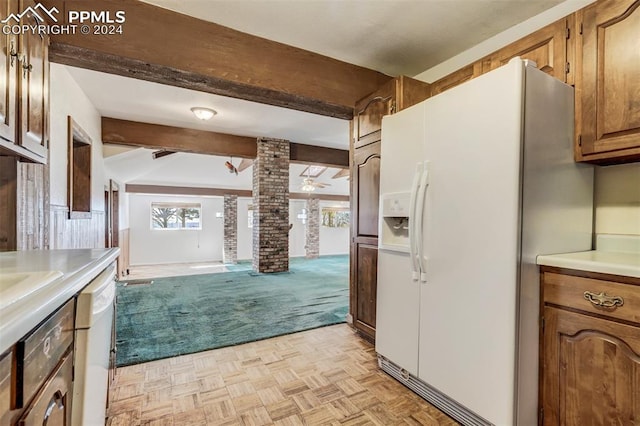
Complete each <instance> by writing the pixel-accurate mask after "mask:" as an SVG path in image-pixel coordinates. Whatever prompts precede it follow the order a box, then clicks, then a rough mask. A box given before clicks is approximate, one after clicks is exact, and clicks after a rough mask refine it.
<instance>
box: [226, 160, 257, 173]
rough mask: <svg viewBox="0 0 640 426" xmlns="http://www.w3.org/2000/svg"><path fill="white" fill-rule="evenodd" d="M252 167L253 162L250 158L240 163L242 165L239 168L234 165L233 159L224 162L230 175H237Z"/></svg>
mask: <svg viewBox="0 0 640 426" xmlns="http://www.w3.org/2000/svg"><path fill="white" fill-rule="evenodd" d="M252 165H253V160H250V159H248V158H243V159H242V160H241V161H240V164H238V167H236V166H234V165H233V157H230V158H229V161H225V162H224V166H225V167H226V168H227V170H229V173H235V174H236V175H237V174H238V173H240V172H241V171H243V170H245V169H248V168H249V167H250V166H252Z"/></svg>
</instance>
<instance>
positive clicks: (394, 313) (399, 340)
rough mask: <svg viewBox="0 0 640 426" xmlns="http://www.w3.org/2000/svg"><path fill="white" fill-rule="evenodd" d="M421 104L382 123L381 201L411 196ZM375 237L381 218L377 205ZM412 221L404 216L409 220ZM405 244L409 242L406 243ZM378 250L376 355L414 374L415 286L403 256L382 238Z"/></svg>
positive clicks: (421, 129) (421, 133)
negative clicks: (388, 195) (400, 194)
mask: <svg viewBox="0 0 640 426" xmlns="http://www.w3.org/2000/svg"><path fill="white" fill-rule="evenodd" d="M424 108H425V106H424V103H420V104H417V105H414V106H412V107H411V108H407V109H405V110H403V111H401V112H399V113H397V114H394V115H391V116H386V117H384V118H383V119H382V145H381V151H380V194H381V197H380V200H381V202H383V201H384V198H385V197H384V195H385V194H390V193H392V194H393V193H396V194H397V193H404V192H411V190H412V188H411V187H412V182H413V180H414V174H415V173H416V165H417V163H418V162H420V161H421V159H422V157H423V151H422V150H423V148H424V116H425V115H424ZM380 208H381V210H380V215H379V217H380V221H381V223H380V234H379V235H381V236H384V235H385V232H383V230H382V226H383V225H384V222H383V221H384V214H383V212H382V205H381V206H380ZM411 220H412V218H411V217H409V221H411ZM407 243H408V242H407ZM380 244H381V245H380V249H379V251H378V289H377V306H376V352H378V353H379V354H381V355H383V356H384V357H386V358H388V359H390V360H391V361H393V362H394V363H395V364H397V365H399V366H401V367H402V368H404V369H405V370H407V371H408V372H410V373H412V374H413V375H417V372H418V326H419V322H420V321H419V315H420V312H419V303H420V300H419V290H420V287H419V283H418V282H417V281H414V280H413V279H412V267H411V261H410V257H409V254H408V253H403V252H401V251H397V250H393V249H389V248H390V247H391V246H386V247H387V248H385V241H384V238H381V239H380Z"/></svg>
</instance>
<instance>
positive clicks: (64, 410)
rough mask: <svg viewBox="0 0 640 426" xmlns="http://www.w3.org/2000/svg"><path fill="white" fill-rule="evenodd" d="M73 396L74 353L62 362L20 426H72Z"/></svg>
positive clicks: (69, 354)
mask: <svg viewBox="0 0 640 426" xmlns="http://www.w3.org/2000/svg"><path fill="white" fill-rule="evenodd" d="M72 394H73V352H71V351H70V352H69V353H68V354H67V356H66V357H65V358H64V359H63V360H62V362H61V363H60V366H59V367H58V369H57V370H56V371H55V373H54V375H53V376H52V377H51V378H50V379H49V381H47V383H46V384H45V385H44V387H43V388H42V390H41V391H40V392H39V393H38V395H37V396H36V398H35V399H34V400H33V402H32V403H31V405H30V406H29V407H28V408H27V409H26V410H25V412H24V414H23V415H22V417H21V418H20V420H19V421H18V425H19V426H36V425H47V426H70V425H71V396H72Z"/></svg>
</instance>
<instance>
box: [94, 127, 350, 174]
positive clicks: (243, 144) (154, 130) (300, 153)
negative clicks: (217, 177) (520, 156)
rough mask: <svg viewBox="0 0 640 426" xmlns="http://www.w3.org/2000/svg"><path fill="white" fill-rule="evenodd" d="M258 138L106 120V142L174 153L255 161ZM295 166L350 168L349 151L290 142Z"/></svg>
mask: <svg viewBox="0 0 640 426" xmlns="http://www.w3.org/2000/svg"><path fill="white" fill-rule="evenodd" d="M256 140H257V138H255V137H251V136H237V135H229V134H226V133H217V132H209V131H206V130H195V129H187V128H184V127H173V126H163V125H160V124H149V123H141V122H138V121H129V120H120V119H117V118H109V117H102V142H103V143H106V144H116V145H129V146H137V147H142V148H150V149H159V150H164V151H167V152H168V151H174V152H191V153H194V154H206V155H218V156H222V157H238V158H247V159H254V158H256V155H257V153H258V148H257V142H256ZM289 159H290V161H291V162H292V163H302V164H318V165H323V166H328V167H349V151H348V150H346V149H335V148H325V147H321V146H315V145H305V144H300V143H294V142H290V150H289Z"/></svg>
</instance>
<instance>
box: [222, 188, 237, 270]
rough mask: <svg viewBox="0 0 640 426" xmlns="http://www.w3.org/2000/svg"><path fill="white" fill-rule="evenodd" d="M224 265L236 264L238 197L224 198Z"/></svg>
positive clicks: (229, 196) (226, 196)
mask: <svg viewBox="0 0 640 426" xmlns="http://www.w3.org/2000/svg"><path fill="white" fill-rule="evenodd" d="M222 260H223V261H224V263H238V196H237V195H225V196H224V249H223V252H222Z"/></svg>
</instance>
